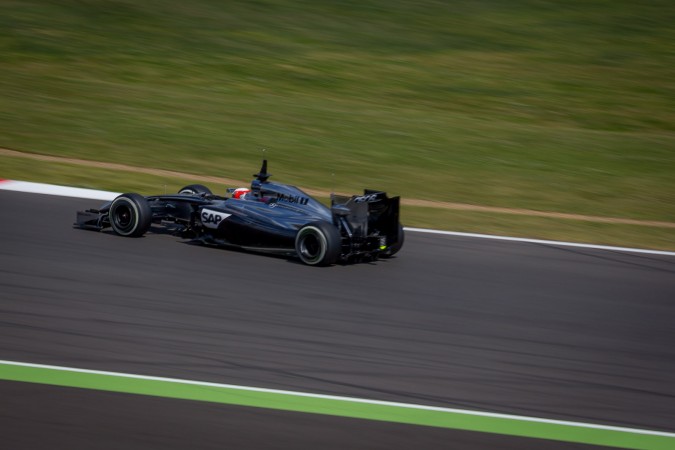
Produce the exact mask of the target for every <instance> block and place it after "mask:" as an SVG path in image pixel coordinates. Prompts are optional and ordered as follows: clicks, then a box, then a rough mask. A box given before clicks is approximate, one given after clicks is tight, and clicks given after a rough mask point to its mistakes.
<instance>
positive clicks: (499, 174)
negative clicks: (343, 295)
mask: <svg viewBox="0 0 675 450" xmlns="http://www.w3.org/2000/svg"><path fill="white" fill-rule="evenodd" d="M673 23H675V6H674V5H673V3H672V2H670V1H660V0H647V1H644V2H630V1H625V0H616V1H602V0H597V1H592V2H588V1H574V0H570V1H564V2H563V1H536V0H512V1H510V2H503V1H487V0H474V1H432V0H420V1H415V2H404V1H397V0H389V1H384V0H362V1H323V0H312V1H309V0H307V1H301V0H298V1H289V0H261V1H216V0H212V1H210V0H192V1H190V2H183V1H178V0H163V1H153V0H145V1H143V2H135V1H125V0H118V1H100V0H79V1H74V0H61V1H8V0H0V92H1V93H2V94H1V95H0V147H6V148H11V149H15V150H21V151H26V152H34V153H42V154H49V155H56V156H69V157H76V158H82V159H90V160H95V161H109V162H120V163H125V164H130V165H135V166H144V167H154V168H163V169H171V170H179V171H184V172H189V173H195V174H204V175H213V176H224V177H228V178H235V179H243V180H246V179H248V178H249V176H250V174H252V173H253V172H255V171H256V170H257V169H258V166H259V161H260V159H261V156H262V151H261V150H262V149H267V151H266V156H267V157H268V159H270V171H271V172H272V173H273V174H274V175H275V179H277V180H279V181H284V182H290V183H294V184H297V185H300V186H302V187H307V188H315V189H324V190H331V189H335V190H338V191H341V192H358V191H359V190H361V189H363V188H364V187H369V188H379V189H383V190H387V191H388V192H390V193H392V194H396V195H402V196H404V197H406V198H424V199H432V200H439V201H452V202H464V203H472V204H479V205H486V206H500V207H513V208H526V209H534V210H543V211H559V212H567V213H578V214H591V215H599V216H609V217H625V218H634V219H645V220H660V221H671V222H672V221H675V27H673V26H672V24H673ZM40 166H49V167H43V168H39V167H40ZM54 166H55V165H54V164H51V163H39V162H36V161H23V162H21V161H19V160H17V159H14V158H9V157H0V177H4V178H15V179H24V180H25V179H38V181H48V182H58V183H62V184H74V185H78V186H84V187H94V188H105V189H114V190H131V189H130V188H126V187H125V186H123V184H125V183H126V186H130V187H132V186H135V185H138V184H144V183H145V184H148V183H146V182H144V181H142V180H141V179H142V178H143V177H144V176H143V175H140V174H122V173H119V172H112V171H108V172H106V171H98V172H96V176H91V177H87V176H84V175H83V174H82V172H83V169H82V168H81V167H76V166H68V165H60V166H59V167H58V168H55V167H54ZM38 173H42V174H43V175H41V176H38V175H37V174H38ZM333 174H334V175H333ZM186 181H189V180H186ZM174 182H175V183H176V184H180V183H181V182H182V181H179V180H174ZM147 187H148V189H147V191H146V192H147V193H151V192H156V189H150V187H151V186H147ZM476 214H477V213H466V212H463V213H456V214H455V213H453V214H449V213H447V212H433V211H426V210H424V211H423V210H422V209H414V208H411V209H407V210H404V222H405V223H406V224H408V225H423V224H431V225H433V226H436V227H440V228H445V229H459V230H463V231H477V232H483V231H484V232H488V231H489V232H498V233H509V234H526V235H529V236H533V237H544V238H550V237H553V236H556V237H558V238H563V239H565V238H570V239H575V240H591V241H594V242H601V243H612V244H621V243H633V244H635V245H640V244H641V243H642V245H647V246H657V247H664V248H665V247H668V248H675V238H673V237H672V234H673V233H672V230H670V231H667V230H665V229H656V228H653V227H625V226H618V225H617V226H614V225H602V227H609V228H610V229H611V230H614V229H616V230H618V231H616V232H614V231H611V230H609V231H608V230H607V229H605V230H603V231H602V232H600V233H595V232H593V230H595V229H597V228H598V225H594V224H588V223H578V224H576V225H572V226H573V227H577V229H576V231H574V232H569V226H568V222H567V221H563V222H559V224H560V225H556V221H551V220H548V219H533V218H517V217H514V216H505V215H491V218H487V217H485V216H482V215H481V214H478V215H476ZM467 215H469V216H471V219H470V220H464V219H463V218H466V216H467ZM406 219H407V220H406ZM501 222H504V225H503V226H502V228H501V229H500V223H501ZM507 222H508V223H507ZM619 229H620V230H619ZM655 235H658V238H657V239H656V241H657V242H654V236H655Z"/></svg>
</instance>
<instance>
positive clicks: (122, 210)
mask: <svg viewBox="0 0 675 450" xmlns="http://www.w3.org/2000/svg"><path fill="white" fill-rule="evenodd" d="M108 219H109V220H110V226H111V227H112V229H113V231H114V232H115V234H118V235H120V236H125V237H140V236H143V235H144V234H145V232H146V231H148V229H150V225H151V224H152V209H150V205H149V204H148V201H147V200H146V199H145V197H143V196H142V195H139V194H122V195H120V196H119V197H117V198H115V200H113V201H112V203H111V204H110V209H109V210H108Z"/></svg>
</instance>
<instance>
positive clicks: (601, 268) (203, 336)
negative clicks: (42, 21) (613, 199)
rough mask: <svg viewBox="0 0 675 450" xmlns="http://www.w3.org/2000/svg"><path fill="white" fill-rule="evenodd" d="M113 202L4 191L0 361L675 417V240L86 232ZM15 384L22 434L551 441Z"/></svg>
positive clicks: (31, 439) (160, 442) (24, 442)
mask: <svg viewBox="0 0 675 450" xmlns="http://www.w3.org/2000/svg"><path fill="white" fill-rule="evenodd" d="M98 203H99V202H97V201H95V200H94V201H92V200H78V199H70V198H61V197H52V196H41V195H33V194H21V193H12V192H0V211H2V220H1V221H0V235H1V236H2V237H1V238H0V239H2V241H1V245H0V267H1V268H2V270H1V271H0V359H6V360H16V361H24V362H33V363H41V364H54V365H62V366H71V367H80V368H87V369H97V370H108V371H116V372H128V373H137V374H144V375H156V376H164V377H174V378H184V379H194V380H201V381H214V382H220V383H230V384H241V385H247V386H258V387H267V388H277V389H287V390H293V391H305V392H314V393H326V394H335V395H343V396H355V397H361V398H371V399H378V400H392V401H398V402H406V403H418V404H426V405H439V406H446V407H457V408H466V409H475V410H484V411H492V412H503V413H508V414H520V415H528V416H537V417H545V418H551V419H562V420H573V421H581V422H589V423H600V424H608V425H618V426H629V427H637V428H647V429H653V430H663V431H674V430H673V424H674V423H675V401H674V398H675V384H674V383H673V382H672V374H673V373H675V347H674V346H673V345H672V343H673V342H675V327H674V326H673V323H675V320H674V319H675V258H673V257H669V256H652V255H636V254H628V253H620V252H608V251H600V250H590V249H584V250H579V249H570V248H562V247H555V246H550V245H547V246H544V245H535V244H523V243H514V242H497V241H481V240H476V239H466V238H460V237H451V236H435V235H423V234H416V233H408V235H407V236H406V246H405V248H404V250H403V251H402V252H401V256H400V257H398V258H394V259H392V260H388V261H379V262H377V263H374V264H362V265H354V266H335V267H331V268H323V269H321V268H312V267H306V266H303V265H300V264H297V263H295V262H293V261H289V260H287V259H283V258H274V257H268V256H261V255H253V254H248V253H241V252H232V251H225V250H219V249H210V248H204V247H201V246H196V245H191V244H189V243H187V242H185V241H182V240H180V239H178V238H176V237H173V236H169V235H163V234H151V235H149V236H147V237H145V238H141V239H124V238H119V237H116V236H113V235H110V234H106V233H95V232H88V231H82V230H77V229H73V228H72V226H71V224H72V222H73V220H74V212H75V210H77V209H82V208H87V207H95V206H98ZM0 397H1V398H2V399H3V401H2V406H0V431H2V434H3V439H4V442H8V441H9V442H10V443H11V444H12V446H11V447H12V448H21V447H23V448H31V445H32V446H34V444H35V443H36V442H37V441H36V440H35V439H38V437H40V436H43V435H44V436H48V437H51V438H52V442H51V443H50V446H51V447H54V446H56V447H62V448H86V447H87V445H89V446H91V444H92V443H100V442H103V441H105V442H108V443H111V445H110V448H119V447H120V445H121V444H123V445H125V446H126V448H130V447H136V448H144V447H145V448H147V447H148V446H153V445H155V446H157V447H163V448H166V447H171V446H173V447H174V448H188V447H190V446H191V445H192V444H194V443H195V439H197V437H200V438H202V439H203V440H202V441H198V442H201V443H203V444H202V445H200V447H208V446H209V445H212V446H214V447H221V448H222V446H223V444H224V443H228V442H230V443H233V446H235V447H238V448H243V447H248V448H260V447H266V448H275V446H276V445H277V444H279V445H278V447H279V448H280V447H283V446H284V445H285V446H287V447H289V446H291V447H295V448H317V447H321V448H378V446H381V448H410V447H411V446H413V445H421V446H422V447H424V448H433V447H436V448H439V447H447V448H466V447H482V448H486V447H490V448H496V447H499V448H541V447H542V443H541V442H538V441H535V440H532V439H520V438H508V437H503V436H495V435H487V434H479V433H470V432H459V431H452V430H440V429H433V428H423V427H414V426H405V425H396V424H386V423H377V422H365V421H358V420H351V419H339V418H332V417H323V416H322V417H319V416H311V415H306V414H299V413H284V412H278V411H267V410H258V409H251V408H242V407H228V406H225V405H206V404H199V403H195V402H189V401H178V400H169V399H149V398H144V397H138V396H129V395H124V394H112V393H101V392H85V391H81V390H78V389H69V388H56V387H49V386H39V385H30V384H24V383H15V382H0ZM86 424H89V426H85V425H86ZM112 430H119V433H115V432H113V431H112ZM180 430H184V432H181V431H180ZM261 430H262V431H261ZM347 430H348V431H347ZM115 444H117V445H115ZM181 444H182V445H181ZM282 444H283V445H282ZM331 445H333V446H334V447H330V446H331ZM556 445H557V444H555V443H552V442H546V444H545V446H546V448H556V447H555V446H556ZM560 445H561V447H560V448H577V447H579V448H582V447H583V446H572V445H570V444H564V445H563V444H560ZM97 447H98V448H103V447H102V446H101V445H98V446H97Z"/></svg>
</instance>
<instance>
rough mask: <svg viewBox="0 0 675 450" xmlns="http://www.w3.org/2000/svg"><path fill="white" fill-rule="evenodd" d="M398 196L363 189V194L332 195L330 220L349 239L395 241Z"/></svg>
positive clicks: (398, 204) (397, 224) (397, 222)
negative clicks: (388, 195) (369, 238)
mask: <svg viewBox="0 0 675 450" xmlns="http://www.w3.org/2000/svg"><path fill="white" fill-rule="evenodd" d="M399 208H400V197H392V198H389V197H387V194H386V193H385V192H382V191H373V190H370V189H366V190H365V191H364V192H363V195H353V196H351V197H348V196H343V195H336V194H332V195H331V213H332V215H333V221H334V222H335V224H336V225H338V226H339V227H340V228H341V229H343V230H344V231H345V232H346V233H347V235H348V236H349V237H351V238H367V237H373V236H374V235H378V236H381V237H386V238H387V241H390V242H391V241H392V240H393V241H395V240H396V238H397V236H398V229H399V215H400V214H399Z"/></svg>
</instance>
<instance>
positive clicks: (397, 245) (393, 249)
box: [377, 223, 405, 258]
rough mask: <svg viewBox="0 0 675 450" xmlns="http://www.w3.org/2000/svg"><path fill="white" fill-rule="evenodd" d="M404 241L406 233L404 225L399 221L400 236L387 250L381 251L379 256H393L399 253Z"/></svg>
mask: <svg viewBox="0 0 675 450" xmlns="http://www.w3.org/2000/svg"><path fill="white" fill-rule="evenodd" d="M404 241H405V233H404V232H403V225H401V224H400V223H399V224H398V237H397V239H396V242H394V243H393V244H391V245H390V246H389V247H387V248H386V249H385V250H383V251H381V252H380V253H379V254H378V255H377V256H378V257H380V258H391V257H392V256H394V255H395V254H396V253H398V252H399V250H401V247H403V242H404Z"/></svg>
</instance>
